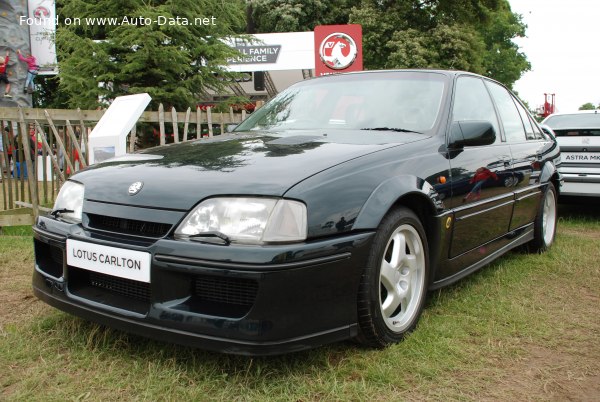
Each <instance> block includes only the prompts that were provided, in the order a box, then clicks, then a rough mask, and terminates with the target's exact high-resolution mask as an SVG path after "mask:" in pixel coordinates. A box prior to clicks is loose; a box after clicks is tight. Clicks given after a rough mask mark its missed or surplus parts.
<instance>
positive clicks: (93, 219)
mask: <svg viewBox="0 0 600 402" xmlns="http://www.w3.org/2000/svg"><path fill="white" fill-rule="evenodd" d="M88 218H89V223H88V227H90V228H91V229H98V230H104V231H108V232H114V233H121V234H126V235H134V236H143V237H154V238H159V237H163V236H165V235H166V234H167V233H169V230H171V225H170V224H168V223H158V222H147V221H137V220H134V219H125V218H116V217H113V216H105V215H96V214H88Z"/></svg>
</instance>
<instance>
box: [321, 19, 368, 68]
mask: <svg viewBox="0 0 600 402" xmlns="http://www.w3.org/2000/svg"><path fill="white" fill-rule="evenodd" d="M362 69H363V60H362V27H361V26H360V25H358V24H350V25H320V26H317V27H315V75H316V76H317V77H318V76H321V75H327V74H335V73H345V72H350V71H362Z"/></svg>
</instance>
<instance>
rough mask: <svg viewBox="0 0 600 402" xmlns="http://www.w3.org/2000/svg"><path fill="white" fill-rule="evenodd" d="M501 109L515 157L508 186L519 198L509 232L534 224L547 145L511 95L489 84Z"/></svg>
mask: <svg viewBox="0 0 600 402" xmlns="http://www.w3.org/2000/svg"><path fill="white" fill-rule="evenodd" d="M486 85H487V86H488V88H489V90H490V93H491V95H492V99H494V102H495V104H496V107H497V108H498V113H499V115H500V120H501V123H502V125H503V127H504V134H505V136H506V142H507V143H508V144H509V146H510V151H511V154H512V170H513V182H512V183H506V185H507V188H510V189H511V190H512V191H513V192H514V194H515V204H514V210H513V216H512V220H511V224H510V227H509V230H514V229H517V228H519V227H521V226H523V225H526V224H528V223H531V222H533V220H534V219H535V216H536V213H537V209H538V204H539V202H540V197H541V196H542V193H541V189H540V173H541V167H542V158H543V149H544V147H545V146H546V141H544V140H543V136H542V134H541V132H540V130H539V128H538V127H537V125H536V124H535V123H533V122H532V121H531V117H530V116H529V113H527V111H526V110H525V108H524V107H523V106H522V105H521V104H520V103H519V101H518V100H516V99H515V98H514V97H513V96H512V95H511V94H510V93H509V91H508V90H507V89H506V88H504V87H502V86H500V85H498V84H497V83H495V82H491V81H486Z"/></svg>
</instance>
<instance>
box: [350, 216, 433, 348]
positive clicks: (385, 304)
mask: <svg viewBox="0 0 600 402" xmlns="http://www.w3.org/2000/svg"><path fill="white" fill-rule="evenodd" d="M403 245H404V247H403ZM402 249H404V250H402ZM428 284H429V253H428V245H427V237H426V236H425V230H424V229H423V225H422V224H421V222H420V221H419V218H418V217H417V216H416V215H415V214H414V212H412V211H411V210H409V209H407V208H404V207H402V208H397V209H394V210H392V211H391V212H389V213H388V214H387V215H386V216H385V218H384V219H383V221H382V222H381V224H380V225H379V227H378V229H377V232H376V234H375V238H374V240H373V246H372V248H371V251H370V254H369V258H368V261H367V265H366V267H365V269H364V271H363V274H362V277H361V282H360V287H359V291H358V324H359V332H358V336H357V340H358V342H359V343H361V344H363V345H365V346H371V347H377V348H382V347H385V346H387V345H389V344H392V343H396V342H399V341H401V340H402V339H403V338H404V336H405V335H406V334H407V333H409V332H410V331H412V330H413V329H414V328H415V326H416V325H417V322H418V320H419V317H420V316H421V312H422V311H423V306H424V305H425V299H426V298H427V286H428Z"/></svg>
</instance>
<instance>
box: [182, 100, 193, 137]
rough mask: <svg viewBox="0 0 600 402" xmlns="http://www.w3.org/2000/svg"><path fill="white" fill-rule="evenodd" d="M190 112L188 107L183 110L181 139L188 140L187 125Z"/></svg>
mask: <svg viewBox="0 0 600 402" xmlns="http://www.w3.org/2000/svg"><path fill="white" fill-rule="evenodd" d="M191 113H192V109H190V108H189V107H188V108H187V110H186V111H185V123H183V141H187V140H188V125H189V124H190V114H191Z"/></svg>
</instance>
